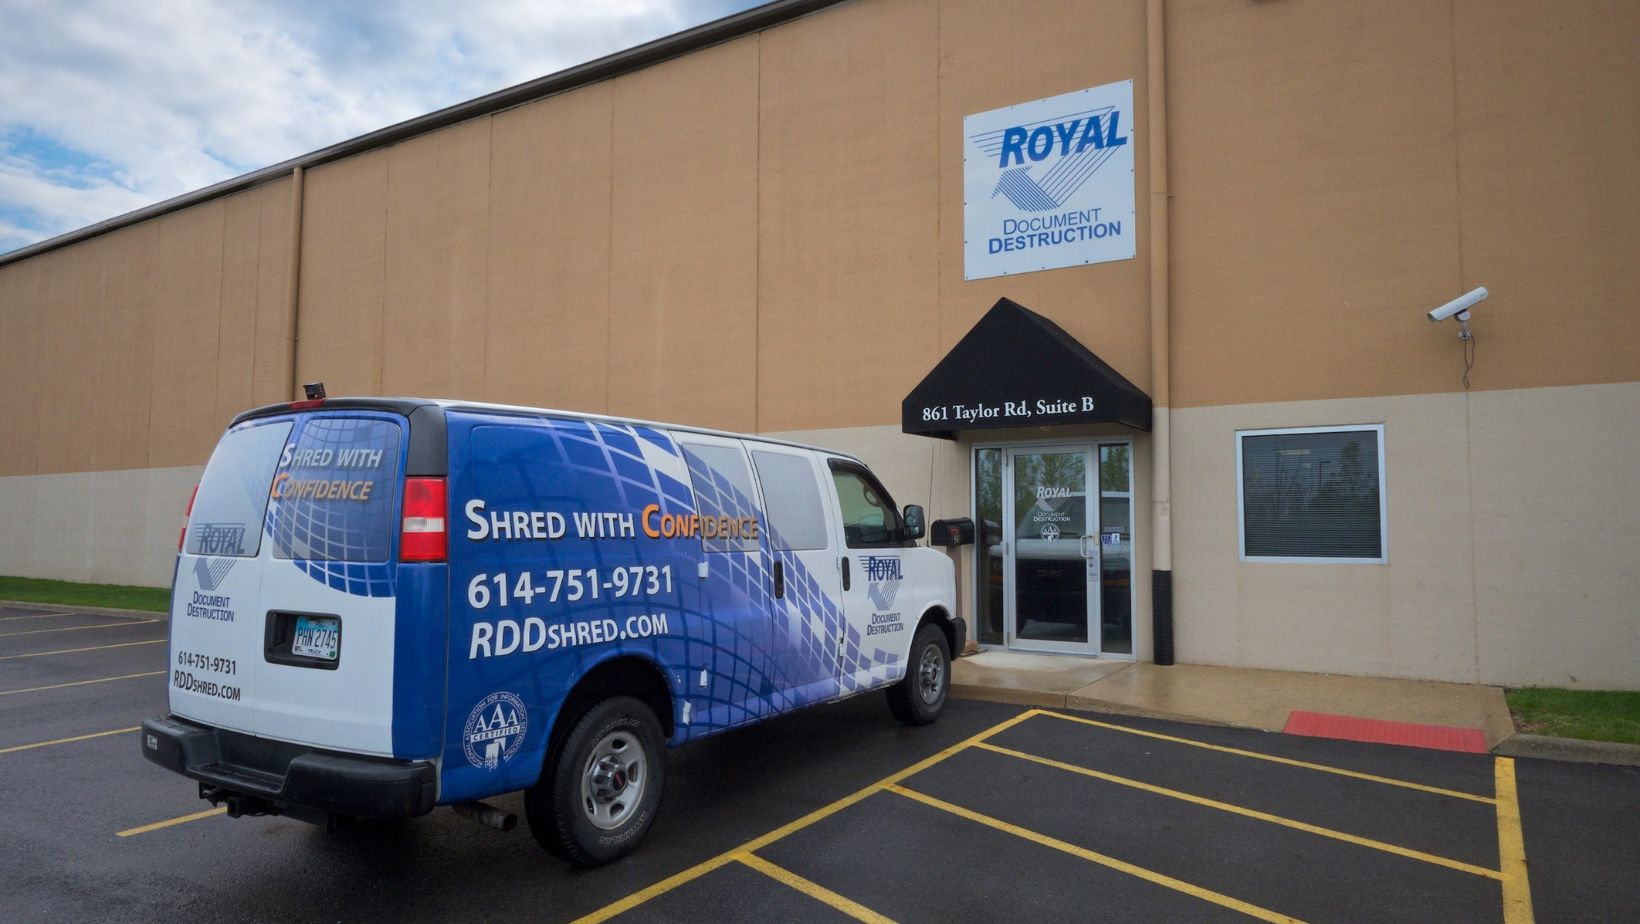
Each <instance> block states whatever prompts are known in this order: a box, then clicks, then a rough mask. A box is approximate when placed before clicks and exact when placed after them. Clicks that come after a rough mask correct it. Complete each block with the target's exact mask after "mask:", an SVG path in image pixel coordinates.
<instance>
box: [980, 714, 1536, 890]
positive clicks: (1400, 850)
mask: <svg viewBox="0 0 1640 924" xmlns="http://www.w3.org/2000/svg"><path fill="white" fill-rule="evenodd" d="M975 747H977V748H983V749H985V750H987V751H994V752H996V753H998V754H1005V755H1007V756H1009V757H1014V758H1017V759H1019V760H1028V761H1030V762H1032V763H1037V764H1042V765H1043V766H1045V767H1053V768H1055V769H1058V770H1065V771H1067V772H1070V773H1077V774H1080V775H1082V776H1088V777H1093V778H1094V779H1096V780H1104V781H1105V782H1107V783H1116V784H1117V785H1119V786H1128V787H1131V788H1133V789H1138V790H1142V791H1144V792H1148V793H1154V794H1156V795H1158V796H1167V797H1168V798H1169V799H1178V800H1180V801H1182V802H1189V803H1192V804H1194V805H1201V806H1205V807H1207V808H1211V809H1218V810H1219V811H1221V812H1229V813H1231V814H1232V815H1241V816H1243V817H1245V818H1253V819H1257V820H1258V821H1267V822H1269V823H1271V824H1277V825H1282V826H1283V827H1288V828H1293V829H1294V830H1298V831H1303V832H1305V833H1307V834H1319V835H1320V836H1322V837H1330V838H1332V839H1333V840H1338V841H1344V842H1345V843H1349V844H1355V845H1357V846H1360V847H1371V848H1372V849H1374V850H1382V851H1384V852H1385V853H1393V854H1396V855H1398V856H1403V857H1408V858H1410V859H1413V860H1422V861H1423V862H1425V863H1433V864H1435V865H1436V866H1444V867H1446V868H1447V869H1455V870H1458V871H1459V872H1464V873H1470V874H1473V875H1476V876H1484V877H1486V878H1488V879H1502V878H1503V874H1502V873H1500V872H1499V871H1497V870H1495V869H1487V868H1486V867H1484V866H1475V865H1474V864H1472V863H1464V862H1462V861H1460V860H1452V859H1448V858H1447V857H1442V856H1436V855H1435V854H1432V853H1424V852H1423V851H1421V850H1413V849H1411V848H1409V847H1399V846H1396V845H1395V844H1389V843H1385V842H1384V841H1378V840H1373V839H1372V838H1370V837H1359V836H1357V835H1354V834H1346V833H1345V832H1343V831H1337V830H1334V829H1332V828H1323V827H1321V826H1319V825H1312V824H1308V823H1306V822H1302V821H1297V820H1295V819H1292V818H1284V817H1282V816H1280V815H1272V814H1270V813H1268V812H1261V811H1258V810H1257V809H1250V808H1244V807H1242V806H1239V805H1233V804H1231V803H1229V802H1219V801H1218V800H1216V799H1209V798H1206V797H1205V796H1197V795H1193V794H1191V793H1187V792H1180V791H1179V790H1176V789H1167V788H1165V787H1162V786H1156V785H1153V784H1151V783H1145V782H1141V781H1139V780H1135V779H1129V778H1128V777H1125V776H1116V775H1115V774H1112V773H1103V772H1101V771H1098V770H1090V769H1088V768H1087V767H1079V766H1077V765H1075V764H1067V763H1064V762H1062V761H1057V760H1052V759H1050V758H1047V757H1038V756H1037V755H1035V754H1027V753H1025V752H1024V751H1015V750H1013V749H1011V748H1003V747H997V746H996V745H994V744H991V743H989V742H983V741H982V742H980V743H979V744H977V745H975Z"/></svg>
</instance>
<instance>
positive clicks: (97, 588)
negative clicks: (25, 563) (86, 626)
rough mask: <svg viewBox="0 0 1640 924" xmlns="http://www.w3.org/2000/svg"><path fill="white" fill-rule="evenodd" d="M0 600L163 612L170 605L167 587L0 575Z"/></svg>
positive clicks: (169, 594)
mask: <svg viewBox="0 0 1640 924" xmlns="http://www.w3.org/2000/svg"><path fill="white" fill-rule="evenodd" d="M0 600H18V601H23V602H27V603H54V604H64V605H67V606H106V607H111V608H113V609H119V610H151V611H153V612H156V613H163V612H165V611H166V610H169V609H170V608H171V591H170V588H167V587H128V586H126V585H124V584H75V583H73V582H70V581H42V580H39V579H37V578H20V577H0Z"/></svg>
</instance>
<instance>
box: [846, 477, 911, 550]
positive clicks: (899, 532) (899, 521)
mask: <svg viewBox="0 0 1640 924" xmlns="http://www.w3.org/2000/svg"><path fill="white" fill-rule="evenodd" d="M837 472H848V473H849V474H851V475H856V476H858V477H859V478H860V479H861V480H863V481H865V482H866V484H868V485H870V486H871V487H872V488H874V489H875V490H876V491H877V496H878V497H880V498H882V500H883V502H884V503H885V504H887V505H888V513H889V516H892V517H893V518H894V523H893V525H888V524H885V526H887V529H888V538H887V539H886V540H884V541H882V542H860V543H855V542H850V541H849V538H848V529H847V523H845V522H844V520H843V505H842V499H841V498H840V497H838V496H837V486H836V484H835V483H833V485H832V487H831V491H832V496H833V497H836V498H837V511H836V514H835V516H836V518H837V525H838V529H839V531H840V532H839V534H838V539H839V541H840V542H841V543H842V547H843V548H845V549H903V548H911V547H915V546H916V544H917V543H916V541H915V540H912V539H907V538H905V519H904V517H903V516H902V514H901V513H900V508H899V507H898V506H896V504H895V502H894V495H892V494H890V493H888V489H887V488H884V487H883V483H882V482H881V481H879V480H878V479H877V476H876V475H875V474H873V473H872V471H871V469H869V468H866V467H865V466H864V465H862V464H861V463H859V462H855V461H853V460H850V459H839V458H835V457H834V458H829V459H827V460H826V473H827V474H829V475H831V476H832V477H833V479H835V478H836V473H837Z"/></svg>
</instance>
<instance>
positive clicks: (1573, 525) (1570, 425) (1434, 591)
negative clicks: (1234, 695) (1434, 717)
mask: <svg viewBox="0 0 1640 924" xmlns="http://www.w3.org/2000/svg"><path fill="white" fill-rule="evenodd" d="M1348 424H1383V426H1384V455H1385V459H1384V474H1385V493H1386V495H1387V505H1386V506H1387V509H1388V529H1387V537H1388V540H1387V541H1388V555H1387V557H1388V562H1387V563H1386V564H1379V565H1359V564H1296V563H1286V562H1258V561H1242V560H1240V557H1239V549H1238V539H1239V528H1240V527H1239V523H1238V521H1237V512H1236V486H1237V482H1236V479H1237V471H1236V431H1237V430H1250V429H1264V428H1278V427H1315V426H1341V425H1348ZM1173 435H1174V442H1173V474H1174V483H1173V492H1174V493H1173V508H1174V516H1173V523H1174V546H1173V557H1174V596H1175V607H1176V613H1177V617H1176V618H1177V632H1176V637H1177V639H1178V656H1179V659H1180V660H1181V661H1190V662H1194V663H1202V664H1234V665H1246V666H1256V667H1270V668H1277V669H1288V670H1312V671H1328V672H1336V673H1343V674H1367V675H1373V676H1391V677H1415V678H1425V679H1435V680H1453V681H1460V682H1467V683H1477V682H1479V683H1509V684H1546V685H1553V686H1574V687H1593V688H1600V687H1635V686H1640V669H1637V665H1640V570H1637V569H1636V567H1635V565H1636V558H1635V555H1636V550H1637V549H1640V517H1636V516H1635V504H1636V499H1637V498H1640V476H1637V475H1636V474H1635V471H1634V468H1633V466H1631V465H1628V464H1626V463H1625V462H1623V461H1622V460H1625V459H1629V458H1632V457H1633V456H1634V455H1635V453H1636V451H1637V450H1640V384H1637V383H1625V384H1614V385H1585V386H1575V387H1558V388H1533V389H1509V390H1498V391H1489V392H1479V393H1475V394H1473V395H1468V396H1465V395H1462V394H1451V395H1398V396H1388V397H1374V398H1346V399H1335V400H1330V401H1287V402H1278V403H1271V404H1243V405H1223V406H1216V407H1205V408H1187V409H1183V410H1176V411H1175V412H1174V414H1173Z"/></svg>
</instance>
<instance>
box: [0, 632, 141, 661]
mask: <svg viewBox="0 0 1640 924" xmlns="http://www.w3.org/2000/svg"><path fill="white" fill-rule="evenodd" d="M163 644H165V639H162V638H151V639H148V640H147V641H143V642H120V643H118V644H115V645H92V646H91V647H89V648H59V649H57V650H56V651H32V652H29V653H28V654H20V655H5V656H4V657H0V661H15V660H17V659H18V658H43V657H45V656H46V655H54V654H78V653H79V652H82V651H102V650H103V649H104V648H130V647H131V646H132V645H163Z"/></svg>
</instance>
